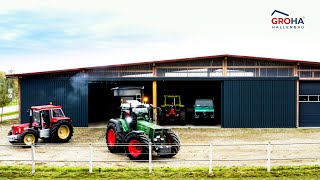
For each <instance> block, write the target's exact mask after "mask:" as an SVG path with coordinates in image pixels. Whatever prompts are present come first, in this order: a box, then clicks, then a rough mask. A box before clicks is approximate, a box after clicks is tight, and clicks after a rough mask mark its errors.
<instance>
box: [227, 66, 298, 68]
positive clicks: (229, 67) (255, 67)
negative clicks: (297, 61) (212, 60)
mask: <svg viewBox="0 0 320 180" xmlns="http://www.w3.org/2000/svg"><path fill="white" fill-rule="evenodd" d="M227 68H228V69H229V68H240V69H241V68H266V69H270V68H274V69H275V68H279V69H280V68H294V66H228V67H227Z"/></svg>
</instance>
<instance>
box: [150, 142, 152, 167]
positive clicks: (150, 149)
mask: <svg viewBox="0 0 320 180" xmlns="http://www.w3.org/2000/svg"><path fill="white" fill-rule="evenodd" d="M149 173H152V143H151V142H149Z"/></svg>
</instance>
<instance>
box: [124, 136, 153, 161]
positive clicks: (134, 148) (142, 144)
mask: <svg viewBox="0 0 320 180" xmlns="http://www.w3.org/2000/svg"><path fill="white" fill-rule="evenodd" d="M124 142H125V143H127V144H128V146H126V148H125V150H126V154H127V156H128V157H129V158H130V159H131V160H143V159H148V156H149V146H148V144H149V141H148V137H147V136H146V135H145V134H143V133H135V132H131V133H129V134H128V135H127V136H126V137H125V141H124Z"/></svg>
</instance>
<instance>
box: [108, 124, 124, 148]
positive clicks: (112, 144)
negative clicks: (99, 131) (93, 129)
mask: <svg viewBox="0 0 320 180" xmlns="http://www.w3.org/2000/svg"><path fill="white" fill-rule="evenodd" d="M120 132H121V130H120V129H117V126H116V125H115V124H114V123H109V124H108V127H107V132H106V143H107V146H108V149H109V151H110V152H111V153H119V152H123V149H124V147H123V146H119V145H120V144H121V143H122V139H123V138H122V134H121V133H120Z"/></svg>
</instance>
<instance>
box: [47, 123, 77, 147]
mask: <svg viewBox="0 0 320 180" xmlns="http://www.w3.org/2000/svg"><path fill="white" fill-rule="evenodd" d="M50 136H51V140H52V142H56V143H66V142H69V140H70V139H71V137H72V136H73V126H72V124H71V123H70V122H69V121H67V120H60V121H58V122H57V123H56V124H54V125H53V127H52V129H51V133H50Z"/></svg>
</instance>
